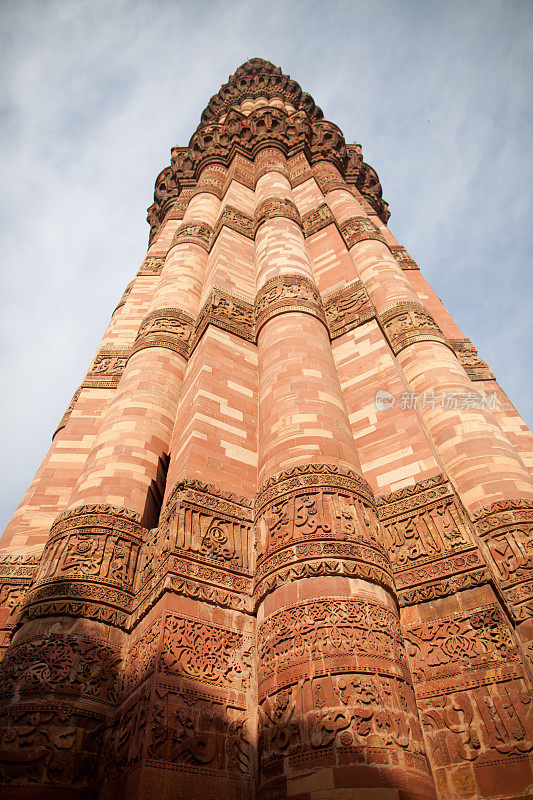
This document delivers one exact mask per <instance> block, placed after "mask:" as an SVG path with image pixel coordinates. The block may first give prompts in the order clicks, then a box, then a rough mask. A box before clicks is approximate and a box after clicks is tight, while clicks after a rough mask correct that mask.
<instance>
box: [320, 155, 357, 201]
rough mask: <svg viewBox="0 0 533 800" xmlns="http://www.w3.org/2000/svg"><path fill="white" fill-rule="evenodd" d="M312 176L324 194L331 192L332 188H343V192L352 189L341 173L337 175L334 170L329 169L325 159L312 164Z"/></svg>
mask: <svg viewBox="0 0 533 800" xmlns="http://www.w3.org/2000/svg"><path fill="white" fill-rule="evenodd" d="M313 177H314V179H315V181H316V182H317V183H318V186H319V188H320V191H321V192H322V194H324V195H326V194H327V193H328V192H332V191H333V190H334V189H343V190H344V191H345V192H350V193H351V191H352V190H351V189H350V187H349V186H348V184H347V183H346V181H345V180H344V178H343V177H342V175H339V173H338V172H337V171H336V170H334V169H331V166H330V164H329V163H328V162H327V161H323V162H318V163H316V164H313Z"/></svg>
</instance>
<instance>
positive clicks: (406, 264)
mask: <svg viewBox="0 0 533 800" xmlns="http://www.w3.org/2000/svg"><path fill="white" fill-rule="evenodd" d="M389 249H390V251H391V253H392V255H393V256H394V258H395V259H396V261H397V262H398V264H399V265H400V267H401V268H402V269H420V267H419V266H418V264H417V263H416V261H415V260H414V259H413V258H412V257H411V256H410V255H409V253H408V252H407V250H406V249H405V247H403V246H402V245H399V244H398V245H397V244H391V245H389Z"/></svg>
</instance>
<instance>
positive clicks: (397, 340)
mask: <svg viewBox="0 0 533 800" xmlns="http://www.w3.org/2000/svg"><path fill="white" fill-rule="evenodd" d="M380 320H381V323H382V325H383V330H384V332H385V335H386V337H387V339H388V341H389V344H390V346H391V348H392V351H393V353H394V354H395V355H398V353H399V352H400V351H401V350H403V349H404V348H405V347H408V346H409V345H411V344H413V342H426V341H431V342H441V343H442V344H446V345H447V344H448V342H447V340H446V337H445V336H444V334H443V333H442V331H441V329H440V328H439V326H438V325H437V323H436V322H435V320H434V319H433V317H432V316H431V314H430V313H429V311H427V310H426V309H425V308H424V306H422V305H420V304H419V303H416V302H414V301H408V302H405V303H397V304H396V305H394V306H392V307H391V308H387V309H386V310H385V311H383V312H382V313H381V314H380Z"/></svg>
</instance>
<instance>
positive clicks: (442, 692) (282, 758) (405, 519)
mask: <svg viewBox="0 0 533 800" xmlns="http://www.w3.org/2000/svg"><path fill="white" fill-rule="evenodd" d="M388 217H389V211H388V206H387V204H386V202H385V201H384V200H383V198H382V193H381V186H380V183H379V179H378V177H377V174H376V173H375V171H374V170H373V169H372V168H371V167H370V166H369V165H367V164H366V163H365V162H364V161H363V156H362V152H361V148H360V146H359V145H346V143H345V142H344V138H343V135H342V133H341V131H340V130H339V129H338V128H337V127H336V126H335V125H334V124H332V123H330V122H328V121H326V120H324V119H323V114H322V111H321V110H320V108H318V107H317V106H316V105H315V103H314V101H313V99H312V98H311V97H310V96H309V95H307V94H306V93H305V92H302V89H301V88H300V86H299V85H298V84H297V83H296V82H295V81H293V80H292V79H291V78H290V77H289V76H286V75H283V74H282V72H281V69H280V68H278V67H275V66H274V65H273V64H271V63H269V62H266V61H263V60H261V59H252V60H251V61H248V62H246V64H244V65H243V66H242V67H240V68H239V69H238V70H237V71H236V73H235V74H234V75H232V76H231V77H230V79H229V81H228V83H227V84H225V85H224V86H222V88H221V89H220V91H219V92H218V94H216V95H215V96H214V97H213V98H212V99H211V100H210V102H209V104H208V106H207V108H206V109H205V110H204V112H203V114H202V117H201V122H200V125H199V126H198V129H197V130H196V132H195V133H194V134H193V136H192V138H191V141H190V143H189V145H188V147H175V148H173V149H172V156H171V164H170V166H168V167H166V168H165V169H164V170H163V171H162V172H161V174H160V175H159V176H158V178H157V180H156V187H155V194H154V203H153V204H152V205H151V206H150V208H149V209H148V221H149V224H150V242H149V248H148V252H147V254H146V256H145V258H144V259H143V261H142V263H141V265H140V267H139V269H138V271H137V273H136V275H135V277H134V278H133V280H132V281H131V282H130V283H129V284H128V286H127V287H126V289H125V291H124V293H123V295H122V297H121V299H120V301H119V303H118V305H117V307H116V309H115V311H114V312H113V314H112V317H111V320H110V323H109V326H108V328H107V330H106V332H105V334H104V336H103V339H102V341H101V343H100V345H99V347H98V349H97V351H96V354H95V356H94V359H93V361H92V362H91V364H90V366H89V369H88V371H87V373H86V375H85V377H84V378H83V380H82V382H81V384H80V387H79V388H78V389H77V390H76V392H75V393H74V396H73V398H72V401H71V402H70V404H69V405H68V408H67V410H66V412H65V414H64V416H63V418H62V419H61V421H60V423H59V425H58V428H57V430H56V431H55V433H54V435H53V441H52V444H51V447H50V450H49V452H48V454H47V455H46V457H45V459H44V461H43V464H42V466H41V467H40V469H39V471H38V472H37V474H36V476H35V478H34V480H33V481H32V483H31V484H30V487H29V489H28V491H27V493H26V495H25V496H24V498H23V500H22V502H21V504H20V506H19V508H18V509H17V511H16V512H15V515H14V517H13V519H12V521H11V522H10V524H9V526H8V528H7V530H6V532H5V533H4V536H3V538H2V540H1V546H2V549H1V550H0V576H1V580H0V604H1V607H0V636H1V641H2V646H3V650H4V654H3V660H2V662H1V664H0V796H1V797H2V798H4V797H5V798H12V799H13V800H15V798H22V799H23V800H49V799H50V798H52V797H53V798H58V800H70V799H71V798H84V800H146V798H152V797H160V798H162V800H181V799H183V800H204V798H205V797H206V796H213V797H217V798H221V800H278V799H279V800H281V799H282V798H291V800H372V799H373V800H454V799H455V798H459V799H460V800H512V799H513V800H514V798H530V797H532V796H533V770H532V753H533V729H532V718H533V701H532V695H531V658H532V656H533V624H532V621H531V620H532V612H533V575H532V558H533V553H532V549H531V521H532V517H533V482H532V476H531V467H532V465H533V436H532V434H531V433H530V432H529V431H528V429H527V427H526V426H525V424H524V423H523V421H522V420H521V419H520V417H519V416H518V414H517V412H516V410H515V409H514V408H513V407H512V405H511V403H510V402H509V401H508V399H507V397H506V395H505V393H504V392H503V390H502V389H501V387H499V386H498V384H497V382H496V379H495V377H494V375H493V373H492V372H491V370H490V368H489V366H488V365H487V364H486V363H485V362H484V361H483V360H482V359H481V357H480V356H479V355H478V353H477V350H476V348H475V346H474V345H473V344H472V342H471V341H470V340H469V339H466V338H465V337H464V335H463V334H462V332H461V331H460V329H459V328H458V327H457V325H456V324H455V322H454V321H453V319H452V318H451V316H450V314H449V313H448V312H447V310H446V309H445V308H444V306H443V305H442V303H440V301H439V300H438V298H437V297H436V296H435V294H434V292H433V290H432V289H431V287H430V286H429V285H428V284H427V282H426V281H425V279H424V278H423V276H422V274H421V272H420V269H419V267H418V265H417V264H416V262H415V261H414V259H413V258H412V257H411V256H410V254H409V253H408V251H407V250H406V249H405V247H403V245H401V244H399V243H398V242H397V241H396V240H395V239H394V237H393V235H392V234H391V232H390V231H389V230H388V227H387V222H388Z"/></svg>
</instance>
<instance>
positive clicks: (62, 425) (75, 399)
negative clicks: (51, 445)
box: [52, 386, 82, 441]
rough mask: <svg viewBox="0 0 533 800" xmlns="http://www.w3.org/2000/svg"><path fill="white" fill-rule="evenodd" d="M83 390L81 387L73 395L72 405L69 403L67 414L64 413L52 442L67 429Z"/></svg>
mask: <svg viewBox="0 0 533 800" xmlns="http://www.w3.org/2000/svg"><path fill="white" fill-rule="evenodd" d="M81 389H82V387H81V386H80V387H79V388H78V389H76V391H75V392H74V394H73V396H72V400H71V401H70V403H69V404H68V406H67V410H66V411H65V413H64V414H63V416H62V417H61V420H60V422H59V425H58V426H57V428H56V429H55V431H54V433H53V436H52V441H53V440H54V438H55V437H56V436H57V434H58V433H59V431H62V430H63V428H65V427H66V424H67V422H68V421H69V419H70V415H71V414H72V412H73V410H74V406H75V405H76V403H77V402H78V399H79V396H80V394H81Z"/></svg>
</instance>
